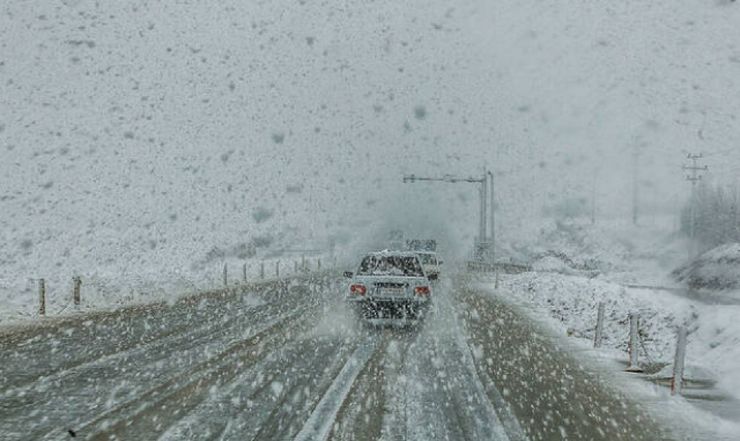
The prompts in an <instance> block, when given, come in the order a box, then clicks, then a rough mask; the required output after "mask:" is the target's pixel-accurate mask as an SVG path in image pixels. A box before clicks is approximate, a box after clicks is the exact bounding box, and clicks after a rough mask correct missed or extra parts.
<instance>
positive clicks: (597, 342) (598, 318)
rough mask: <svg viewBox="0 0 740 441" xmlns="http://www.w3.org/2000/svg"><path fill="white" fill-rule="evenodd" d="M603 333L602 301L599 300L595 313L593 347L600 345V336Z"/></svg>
mask: <svg viewBox="0 0 740 441" xmlns="http://www.w3.org/2000/svg"><path fill="white" fill-rule="evenodd" d="M603 333H604V302H599V312H598V313H597V315H596V334H595V335H594V347H595V348H600V347H601V337H602V335H603Z"/></svg>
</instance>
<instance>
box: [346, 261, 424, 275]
mask: <svg viewBox="0 0 740 441" xmlns="http://www.w3.org/2000/svg"><path fill="white" fill-rule="evenodd" d="M357 274H358V275H361V276H408V277H423V276H424V272H423V271H422V269H421V265H420V264H419V259H417V258H416V257H415V256H367V257H365V258H364V259H363V260H362V263H360V269H359V271H357Z"/></svg>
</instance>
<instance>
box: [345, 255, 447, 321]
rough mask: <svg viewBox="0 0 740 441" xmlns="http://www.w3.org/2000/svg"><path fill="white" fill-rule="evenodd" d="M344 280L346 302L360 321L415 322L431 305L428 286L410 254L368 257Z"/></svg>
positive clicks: (416, 258)
mask: <svg viewBox="0 0 740 441" xmlns="http://www.w3.org/2000/svg"><path fill="white" fill-rule="evenodd" d="M346 276H348V277H350V279H351V280H350V284H349V289H348V292H347V297H346V300H347V302H348V303H349V304H350V305H351V306H352V307H353V308H354V309H355V311H356V313H357V314H358V315H360V317H361V318H364V319H373V318H390V319H399V318H400V319H412V320H413V319H419V318H421V317H422V316H423V315H424V313H425V311H426V310H427V308H428V306H429V305H430V304H431V302H432V286H431V283H430V281H429V278H428V276H427V275H426V273H425V272H424V267H423V266H422V264H421V261H420V260H419V256H418V255H417V254H416V253H413V252H402V251H381V252H376V253H370V254H368V255H366V256H365V257H363V258H362V260H361V262H360V265H359V267H358V268H357V271H356V272H355V273H347V274H346Z"/></svg>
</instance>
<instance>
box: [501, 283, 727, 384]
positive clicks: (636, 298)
mask: <svg viewBox="0 0 740 441" xmlns="http://www.w3.org/2000/svg"><path fill="white" fill-rule="evenodd" d="M499 283H500V287H499V290H498V292H499V295H501V296H502V297H504V298H508V299H511V300H512V301H513V302H516V303H520V304H525V305H527V306H528V307H535V308H537V309H539V310H540V311H541V313H543V314H546V315H547V316H549V317H552V318H555V319H556V320H557V321H558V322H560V324H561V326H560V327H561V331H562V333H563V334H568V335H572V336H575V337H579V338H584V339H589V340H592V339H593V337H594V330H595V324H596V311H597V307H598V303H599V302H602V301H603V302H604V303H605V305H606V317H605V324H604V335H603V343H602V345H603V347H604V349H605V350H611V351H614V350H617V351H623V352H625V353H626V350H627V341H628V334H629V324H628V315H629V313H630V312H632V311H637V312H639V313H640V317H641V319H640V335H641V337H642V338H641V340H642V346H641V348H640V358H641V360H642V361H643V362H644V361H648V362H652V364H655V365H657V366H660V365H664V364H665V365H669V364H671V363H672V357H673V354H674V350H675V340H676V329H677V327H678V326H681V325H683V326H687V328H688V330H689V337H688V340H689V346H688V352H687V360H686V362H687V365H688V369H687V373H688V374H689V375H691V374H692V373H701V375H705V374H708V375H711V376H712V377H713V378H696V379H701V380H706V379H708V380H716V381H717V387H719V388H721V389H722V390H724V391H726V392H727V393H729V394H731V395H733V396H735V397H737V398H740V371H738V369H737V366H738V365H740V322H738V320H737V317H738V316H740V306H727V305H723V306H721V307H719V306H713V305H703V304H698V303H694V302H692V301H690V300H688V299H684V298H681V297H677V296H675V295H673V294H670V293H668V292H665V291H656V290H650V289H630V288H624V287H622V286H620V285H618V284H616V283H612V282H609V281H605V280H603V279H588V278H584V277H577V276H569V275H563V274H553V273H535V272H532V273H524V274H519V275H511V276H504V277H501V279H500V281H499ZM487 287H488V288H489V289H490V285H487ZM624 359H625V360H626V359H627V355H626V354H625V356H624Z"/></svg>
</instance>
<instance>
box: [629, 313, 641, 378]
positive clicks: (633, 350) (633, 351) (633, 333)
mask: <svg viewBox="0 0 740 441" xmlns="http://www.w3.org/2000/svg"><path fill="white" fill-rule="evenodd" d="M639 329H640V314H638V313H637V312H631V313H630V341H629V350H630V364H629V366H628V367H627V371H628V372H642V369H640V366H639V365H638V364H637V350H638V341H637V340H638V338H639V336H638V334H637V333H638V331H639Z"/></svg>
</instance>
